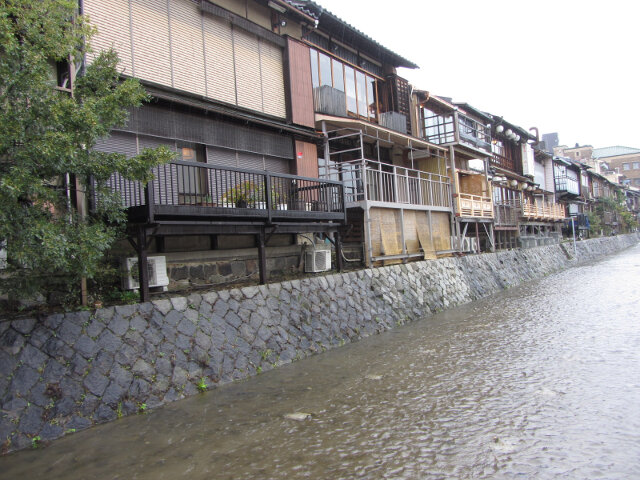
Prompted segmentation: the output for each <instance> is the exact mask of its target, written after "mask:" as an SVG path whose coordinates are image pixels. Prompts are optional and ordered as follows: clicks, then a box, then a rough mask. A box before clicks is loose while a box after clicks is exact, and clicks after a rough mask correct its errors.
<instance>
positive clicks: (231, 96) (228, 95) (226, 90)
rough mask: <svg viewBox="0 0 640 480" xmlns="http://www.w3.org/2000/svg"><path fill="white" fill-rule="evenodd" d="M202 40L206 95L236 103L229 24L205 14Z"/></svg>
mask: <svg viewBox="0 0 640 480" xmlns="http://www.w3.org/2000/svg"><path fill="white" fill-rule="evenodd" d="M204 42H205V57H206V69H207V95H208V96H209V97H211V98H215V99H216V100H220V101H222V102H227V103H232V104H235V103H236V84H235V71H234V69H235V67H234V64H233V40H232V32H231V24H230V23H229V22H228V21H226V20H224V19H222V18H218V17H214V16H211V15H205V17H204Z"/></svg>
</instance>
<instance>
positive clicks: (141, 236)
mask: <svg viewBox="0 0 640 480" xmlns="http://www.w3.org/2000/svg"><path fill="white" fill-rule="evenodd" d="M137 250H138V275H139V282H140V302H142V303H144V302H148V301H149V268H148V266H147V231H146V230H145V228H144V227H140V228H139V229H138V244H137Z"/></svg>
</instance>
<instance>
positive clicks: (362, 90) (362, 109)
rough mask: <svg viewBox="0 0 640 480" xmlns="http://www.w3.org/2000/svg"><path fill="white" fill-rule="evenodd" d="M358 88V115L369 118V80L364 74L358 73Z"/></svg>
mask: <svg viewBox="0 0 640 480" xmlns="http://www.w3.org/2000/svg"><path fill="white" fill-rule="evenodd" d="M356 86H357V87H358V89H357V96H358V114H359V115H360V116H361V117H367V116H368V115H369V114H368V110H369V106H368V105H367V80H366V77H365V76H364V73H362V72H360V71H356Z"/></svg>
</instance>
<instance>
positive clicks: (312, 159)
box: [295, 140, 319, 178]
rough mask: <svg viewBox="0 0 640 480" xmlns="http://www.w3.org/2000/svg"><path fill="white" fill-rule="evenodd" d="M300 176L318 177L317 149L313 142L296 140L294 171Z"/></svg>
mask: <svg viewBox="0 0 640 480" xmlns="http://www.w3.org/2000/svg"><path fill="white" fill-rule="evenodd" d="M295 175H300V176H302V177H313V178H318V177H319V173H318V149H317V148H316V146H315V144H313V143H308V142H301V141H299V140H296V172H295Z"/></svg>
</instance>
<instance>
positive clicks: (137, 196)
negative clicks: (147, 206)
mask: <svg viewBox="0 0 640 480" xmlns="http://www.w3.org/2000/svg"><path fill="white" fill-rule="evenodd" d="M137 148H138V147H137V142H136V136H135V135H134V134H131V133H125V132H111V135H110V136H109V137H107V138H103V139H100V140H99V141H98V142H96V144H95V146H94V150H97V151H99V152H105V153H120V154H122V155H126V157H127V158H131V157H134V156H136V155H137V154H138V150H137ZM107 185H108V186H109V187H111V188H112V189H113V190H115V191H119V192H120V194H121V197H122V201H123V204H124V206H125V207H133V206H138V205H142V204H143V198H144V196H143V193H142V187H141V185H139V184H138V182H132V181H130V180H123V179H122V178H119V177H118V175H116V174H113V175H111V178H110V179H109V180H107ZM95 200H96V199H95V198H94V201H95Z"/></svg>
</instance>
